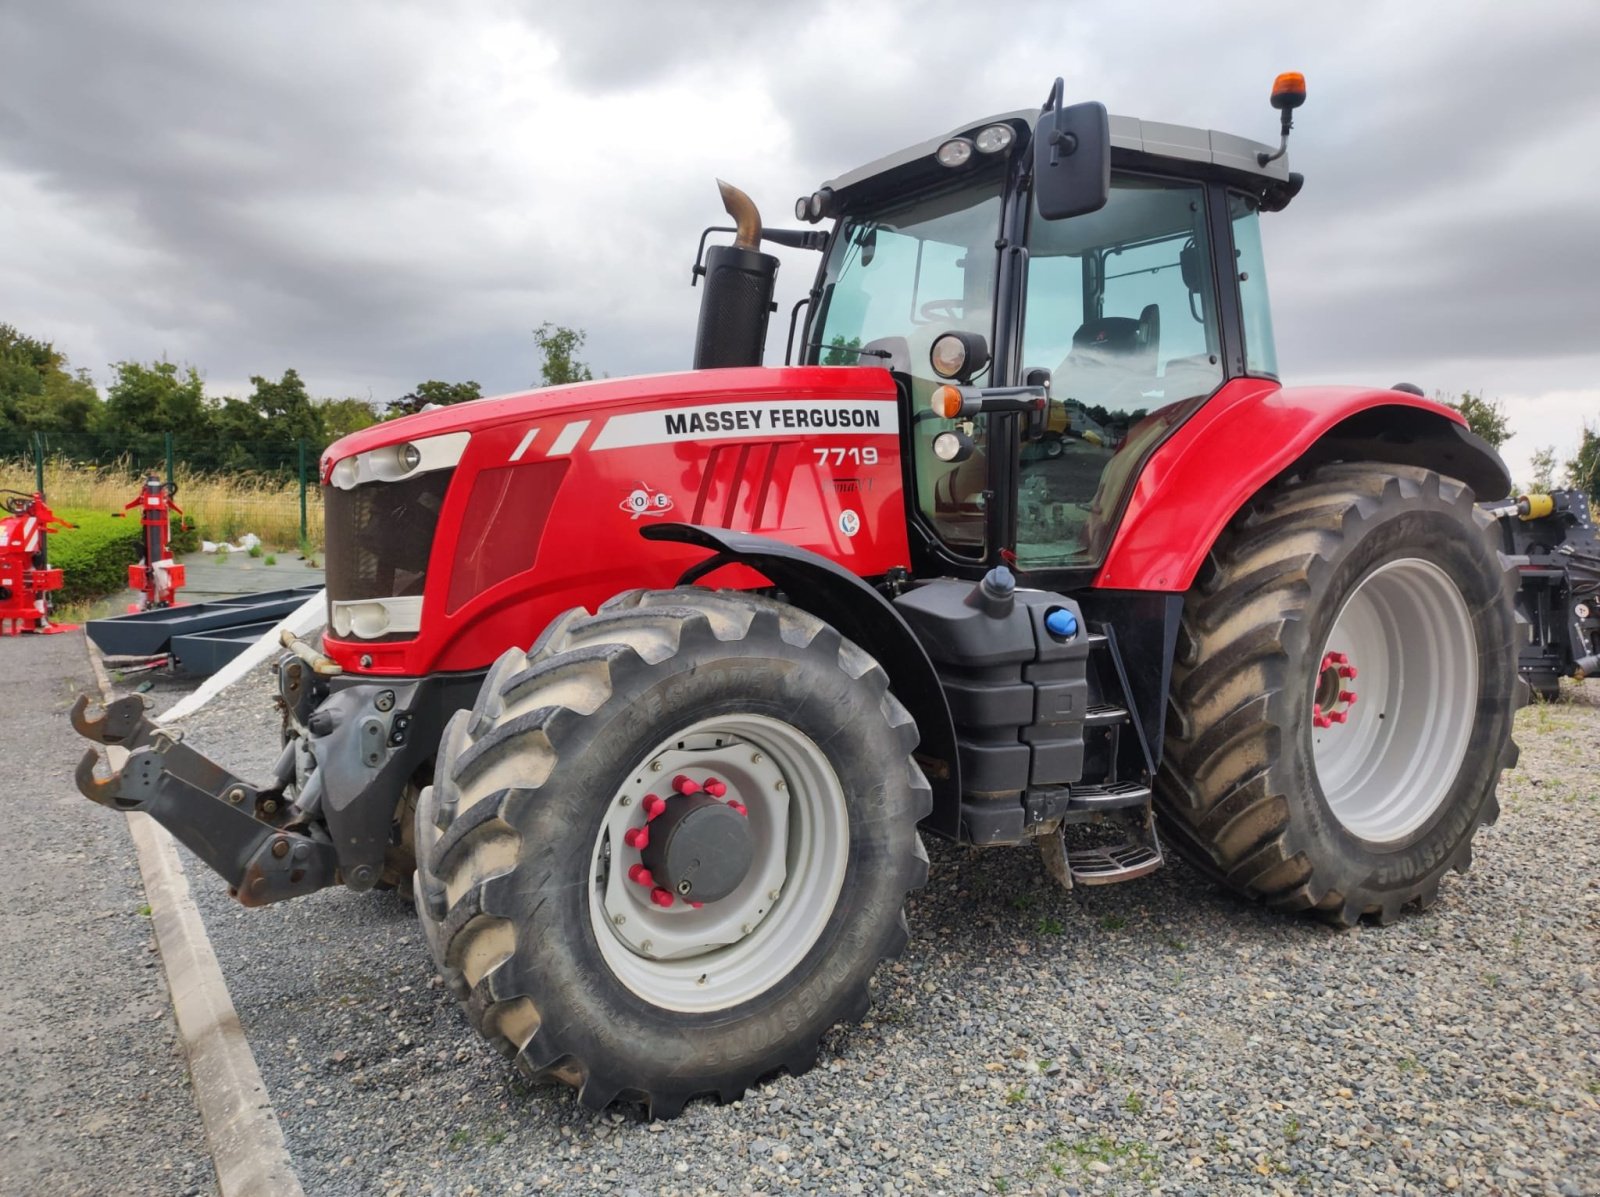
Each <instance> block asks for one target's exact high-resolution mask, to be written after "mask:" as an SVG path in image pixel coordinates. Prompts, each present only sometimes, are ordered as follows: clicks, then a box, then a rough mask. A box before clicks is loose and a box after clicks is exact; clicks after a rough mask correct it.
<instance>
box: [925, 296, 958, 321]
mask: <svg viewBox="0 0 1600 1197" xmlns="http://www.w3.org/2000/svg"><path fill="white" fill-rule="evenodd" d="M966 306H967V305H966V304H964V303H962V302H961V301H960V300H959V299H930V300H928V302H927V303H925V304H923V305H922V306H921V307H920V308H918V309H917V315H919V316H921V317H922V318H923V319H924V320H928V321H933V320H960V319H961V313H962V312H963V311H964V310H965V309H966Z"/></svg>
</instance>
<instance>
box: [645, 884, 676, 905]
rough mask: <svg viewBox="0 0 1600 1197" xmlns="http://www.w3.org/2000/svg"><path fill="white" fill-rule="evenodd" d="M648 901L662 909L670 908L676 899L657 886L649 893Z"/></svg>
mask: <svg viewBox="0 0 1600 1197" xmlns="http://www.w3.org/2000/svg"><path fill="white" fill-rule="evenodd" d="M650 900H651V901H652V902H654V903H655V904H656V905H657V906H660V907H661V908H662V909H665V908H666V907H668V906H671V905H672V904H673V903H674V902H675V901H677V899H676V898H674V897H673V896H672V895H671V894H669V893H668V892H667V891H666V890H664V889H662V888H661V887H660V886H659V885H658V886H656V887H655V889H653V890H651V891H650Z"/></svg>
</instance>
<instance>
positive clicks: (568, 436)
mask: <svg viewBox="0 0 1600 1197" xmlns="http://www.w3.org/2000/svg"><path fill="white" fill-rule="evenodd" d="M588 430H589V421H588V420H574V421H573V422H572V423H570V424H568V425H567V426H566V427H565V428H563V429H562V430H561V435H560V436H558V437H556V443H555V444H553V445H551V446H550V452H549V453H547V454H546V456H547V457H565V456H566V455H567V454H568V453H571V452H572V451H573V450H574V449H576V448H577V447H578V440H579V439H580V438H581V437H582V436H583V434H584V433H585V432H587V431H588Z"/></svg>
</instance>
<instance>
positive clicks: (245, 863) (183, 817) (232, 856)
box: [72, 695, 339, 906]
mask: <svg viewBox="0 0 1600 1197" xmlns="http://www.w3.org/2000/svg"><path fill="white" fill-rule="evenodd" d="M89 704H90V699H89V698H88V696H87V695H80V696H79V698H78V700H77V701H76V702H75V703H73V706H72V726H73V728H74V729H76V731H77V732H78V734H79V735H81V736H84V737H85V738H87V739H90V740H93V741H95V742H96V743H98V744H104V745H106V746H108V747H111V748H120V749H123V750H125V751H126V752H127V753H128V757H127V760H126V761H124V762H123V764H122V766H121V767H120V768H113V770H112V772H111V773H110V774H109V776H106V777H101V776H100V775H99V773H98V771H97V766H98V764H99V753H97V752H96V751H95V750H94V749H92V748H91V749H89V751H88V753H87V754H86V755H85V756H84V758H83V759H82V760H81V761H79V762H78V768H77V772H76V774H75V775H74V776H75V780H76V781H77V784H78V789H79V791H80V792H81V793H82V794H83V795H84V797H86V798H88V799H90V800H91V801H93V802H98V803H99V804H100V805H101V806H106V807H110V808H111V809H112V810H121V811H143V812H144V813H145V814H147V815H149V816H150V817H151V818H152V819H154V820H155V821H156V822H157V823H160V824H161V825H162V826H163V827H165V828H166V829H167V830H168V831H170V832H171V833H172V834H173V836H174V837H175V838H177V839H178V840H179V841H181V842H182V843H183V844H184V845H185V846H186V847H187V848H188V849H189V850H190V851H191V852H193V853H194V854H195V855H196V856H198V857H199V858H200V859H201V860H203V861H205V863H206V864H208V865H209V866H211V868H213V869H214V870H216V872H217V873H219V874H220V875H221V876H222V877H223V878H224V879H225V880H226V881H227V882H228V885H229V892H230V893H232V895H233V896H234V897H235V898H237V899H238V900H239V901H240V902H241V903H242V904H244V905H245V906H265V905H267V904H268V903H269V902H279V901H282V900H283V899H284V898H294V897H299V896H300V895H301V894H308V893H311V892H312V891H313V890H318V889H322V888H323V887H325V886H329V885H333V884H335V883H336V882H337V881H338V879H339V878H338V862H337V859H336V856H335V853H334V850H333V845H332V844H331V843H329V842H327V841H326V840H323V839H316V838H314V837H312V836H309V835H305V834H303V833H301V832H298V831H292V830H289V829H288V828H286V827H282V826H278V825H276V824H274V823H273V822H271V821H270V820H271V819H272V818H273V817H274V816H278V817H282V815H283V814H284V812H286V810H287V806H288V804H287V802H286V801H285V800H284V796H283V789H284V785H285V783H286V781H287V778H284V779H279V780H276V781H275V782H274V784H273V785H272V786H271V787H270V788H267V789H258V788H256V787H255V786H252V785H250V784H248V783H247V782H244V781H241V780H240V779H239V778H237V777H235V776H234V775H233V774H232V773H230V772H228V771H227V770H226V769H224V768H223V767H222V766H221V765H219V764H217V763H216V762H215V761H213V760H211V759H209V758H208V757H206V756H203V755H202V754H200V753H198V752H196V751H195V750H194V749H192V748H190V747H189V746H188V745H186V744H183V743H182V742H181V741H180V740H179V739H178V737H177V736H176V735H175V734H174V733H172V732H169V731H167V730H165V729H164V728H162V727H160V726H159V725H157V724H155V723H153V722H151V721H150V719H149V716H148V715H147V713H146V711H145V706H144V701H143V699H141V698H139V697H138V696H131V697H128V698H120V699H118V700H116V701H115V702H113V703H110V704H109V705H107V706H106V707H105V708H104V710H103V711H102V713H101V714H100V715H99V716H97V717H96V716H91V715H90V714H89Z"/></svg>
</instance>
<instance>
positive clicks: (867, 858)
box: [417, 590, 932, 1117]
mask: <svg viewBox="0 0 1600 1197" xmlns="http://www.w3.org/2000/svg"><path fill="white" fill-rule="evenodd" d="M916 742H917V735H916V729H915V725H914V724H913V722H912V720H911V717H910V716H909V715H908V714H907V713H906V711H905V709H904V708H903V707H902V706H901V705H900V703H899V702H898V701H897V700H896V699H895V698H894V696H893V695H891V694H890V693H889V692H888V681H887V678H886V676H885V675H884V673H883V670H882V669H881V668H880V667H879V666H878V665H877V663H876V662H874V661H873V660H872V658H871V657H869V656H868V655H867V654H866V653H865V652H863V651H862V650H861V649H860V648H858V647H857V646H855V645H854V644H852V643H850V642H849V641H847V640H845V639H843V638H842V637H840V636H839V634H838V633H837V632H835V631H834V630H833V629H832V628H829V627H828V626H826V625H825V624H823V623H821V622H820V621H818V620H816V619H815V618H813V617H811V616H809V615H807V614H805V613H804V612H801V611H799V610H796V609H795V608H792V607H788V606H786V605H784V604H781V603H777V602H774V601H772V600H770V599H765V598H760V597H755V596H749V595H743V594H737V593H714V592H710V591H706V590H678V591H670V592H644V591H637V592H633V593H630V594H626V595H622V596H619V597H618V598H617V599H613V600H612V601H611V602H609V603H607V604H606V605H605V606H604V607H602V608H601V610H600V611H599V612H598V613H597V614H596V615H594V616H592V617H590V616H587V615H585V614H584V613H582V612H572V613H569V614H568V615H565V616H562V617H561V618H560V619H558V620H557V621H556V622H555V623H554V624H553V625H552V626H551V628H550V629H548V630H547V631H546V633H545V635H544V636H543V637H542V638H541V641H540V643H539V644H538V645H537V646H536V647H535V650H534V651H533V652H532V653H531V654H526V655H525V654H523V653H521V652H520V651H517V650H512V651H511V652H508V653H507V654H505V655H504V656H503V657H502V658H501V659H500V660H499V661H498V662H497V663H496V664H495V666H494V668H493V669H492V670H491V671H490V673H489V676H488V677H487V678H486V679H485V682H484V686H483V689H482V691H481V693H480V694H479V697H478V700H477V703H476V704H475V705H474V707H473V709H472V710H471V711H463V712H460V713H458V714H457V715H456V717H455V718H454V719H452V720H451V722H450V724H449V726H448V727H447V728H446V730H445V734H444V737H443V742H442V744H441V746H440V754H439V760H438V767H437V770H436V773H435V780H434V784H433V786H432V787H430V788H429V789H428V790H426V791H425V792H424V794H423V797H422V800H421V802H420V804H419V807H418V815H417V844H418V850H419V851H418V874H417V879H418V886H417V907H418V912H419V914H420V916H421V918H422V922H423V927H424V930H425V932H426V934H427V938H428V941H429V944H430V947H431V949H432V951H433V955H434V959H435V962H436V963H437V965H438V967H439V970H440V972H441V974H442V975H443V976H444V977H445V979H446V981H447V982H448V983H449V984H450V987H451V988H452V990H453V991H454V992H455V993H456V995H457V996H458V997H459V998H461V999H462V1000H463V1002H464V1003H465V1005H466V1009H467V1014H468V1017H469V1019H470V1020H471V1022H472V1024H473V1025H474V1027H476V1028H477V1029H478V1030H479V1031H480V1033H482V1034H483V1035H484V1036H485V1037H486V1038H487V1039H489V1040H490V1041H491V1042H492V1043H494V1044H495V1045H496V1046H497V1047H498V1048H500V1050H501V1051H503V1052H504V1053H506V1054H507V1055H510V1056H513V1057H514V1058H515V1059H516V1061H517V1064H518V1066H519V1068H520V1069H521V1070H522V1071H523V1072H525V1073H526V1074H527V1075H529V1076H530V1077H531V1078H532V1079H534V1080H536V1081H541V1082H542V1081H557V1080H559V1081H563V1082H565V1083H567V1084H570V1085H572V1086H574V1087H576V1088H577V1089H578V1095H579V1100H580V1101H582V1102H583V1103H584V1104H585V1105H587V1106H590V1107H593V1108H596V1109H598V1108H603V1107H604V1106H606V1105H608V1104H609V1103H610V1102H612V1101H613V1100H617V1099H619V1098H621V1099H624V1100H635V1101H640V1102H643V1103H644V1104H645V1105H646V1106H647V1107H648V1108H649V1111H650V1113H651V1115H652V1116H653V1117H663V1116H671V1115H674V1114H676V1113H677V1112H678V1111H679V1110H681V1109H682V1107H683V1105H684V1103H685V1102H686V1101H688V1100H689V1099H690V1098H692V1097H695V1096H698V1095H702V1094H709V1095H712V1096H715V1097H717V1098H719V1099H720V1100H723V1101H731V1100H734V1099H736V1098H738V1097H739V1096H740V1095H741V1094H742V1093H744V1092H745V1090H746V1089H747V1088H749V1087H750V1086H751V1085H753V1084H755V1083H756V1082H757V1081H758V1080H759V1079H760V1078H761V1077H763V1076H765V1075H767V1074H770V1073H773V1072H776V1071H778V1070H779V1069H787V1070H788V1071H789V1072H791V1073H799V1072H803V1071H805V1070H806V1069H807V1068H809V1067H810V1066H811V1065H812V1064H813V1063H814V1062H815V1059H816V1053H817V1046H818V1041H819V1039H820V1037H821V1036H822V1034H823V1033H824V1032H825V1031H826V1030H828V1029H829V1028H830V1027H832V1026H833V1025H834V1024H835V1023H837V1022H839V1021H841V1020H854V1019H858V1018H860V1016H861V1015H862V1014H863V1013H864V1012H865V1010H866V1008H867V1003H868V990H867V985H868V981H869V979H870V977H871V976H872V974H873V972H874V971H875V969H876V968H877V965H878V964H879V962H880V961H882V960H884V959H888V958H892V957H894V956H896V955H898V954H899V952H900V951H901V949H902V948H903V947H904V945H905V942H906V927H905V919H904V915H903V913H902V908H903V905H904V900H905V895H906V892H907V891H908V890H910V889H912V888H915V887H916V886H919V885H921V884H922V883H923V881H924V880H925V879H926V876H927V857H926V855H925V854H924V852H923V849H922V845H921V841H920V840H919V838H918V836H917V832H916V824H917V822H918V820H920V819H921V818H922V817H923V816H924V815H925V814H927V812H928V810H929V809H930V807H931V804H932V803H931V791H930V789H929V787H928V784H927V782H926V780H925V779H924V778H923V776H922V773H921V771H920V770H919V769H918V768H917V766H916V764H915V763H914V762H913V761H912V759H911V751H912V749H913V748H914V747H915V745H916ZM735 809H736V810H737V811H738V819H737V820H735V819H733V818H732V816H731V815H730V814H729V811H730V810H735ZM652 812H653V813H652ZM691 815H692V817H693V819H695V820H700V821H699V822H697V823H695V826H697V827H701V828H704V827H706V826H707V825H708V824H707V822H706V821H707V820H709V824H710V825H712V826H720V827H721V828H722V831H721V832H717V831H715V830H713V831H705V830H700V831H693V832H690V831H687V830H685V829H688V828H690V825H691ZM719 820H720V823H719V822H718V821H719ZM650 829H653V830H654V832H655V836H654V841H655V842H654V844H653V845H652V843H651V837H650V835H648V834H647V835H646V836H645V837H644V838H643V839H640V838H639V836H640V833H641V831H647V830H650ZM663 829H665V831H669V832H671V833H672V834H673V835H676V836H677V837H678V838H677V839H676V840H673V841H671V842H674V843H676V844H677V845H678V846H679V848H680V849H681V848H683V846H684V845H688V846H689V847H690V848H692V849H693V851H689V852H687V853H685V852H683V851H679V852H678V855H677V857H675V858H673V859H672V860H669V859H668V857H667V856H666V855H665V854H664V853H665V848H664V847H663V845H664V844H665V843H667V842H669V841H668V840H667V837H666V835H665V834H664V833H663ZM719 835H720V836H722V837H723V838H716V837H717V836H719ZM730 835H731V837H732V838H728V837H729V836H730ZM695 836H709V837H711V838H706V839H703V840H697V839H695V838H694V837H695ZM702 858H704V859H702ZM647 865H649V866H652V867H653V871H652V868H647V867H646V866H647ZM697 887H698V888H697ZM697 895H698V896H699V897H703V898H704V901H698V904H697Z"/></svg>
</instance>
